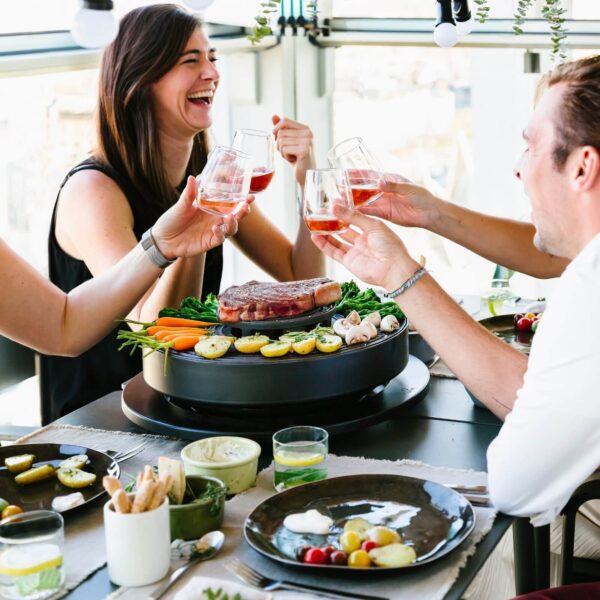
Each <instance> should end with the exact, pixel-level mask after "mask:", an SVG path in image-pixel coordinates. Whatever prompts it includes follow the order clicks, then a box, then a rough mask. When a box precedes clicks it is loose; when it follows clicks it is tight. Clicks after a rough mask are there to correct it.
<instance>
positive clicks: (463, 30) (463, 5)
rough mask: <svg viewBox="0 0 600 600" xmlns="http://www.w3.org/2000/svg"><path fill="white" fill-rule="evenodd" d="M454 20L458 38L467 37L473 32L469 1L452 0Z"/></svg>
mask: <svg viewBox="0 0 600 600" xmlns="http://www.w3.org/2000/svg"><path fill="white" fill-rule="evenodd" d="M453 8H454V20H455V21H456V32H457V33H458V37H463V36H465V35H469V33H471V31H473V24H474V22H475V21H474V19H473V15H472V14H471V11H470V10H469V0H454V3H453Z"/></svg>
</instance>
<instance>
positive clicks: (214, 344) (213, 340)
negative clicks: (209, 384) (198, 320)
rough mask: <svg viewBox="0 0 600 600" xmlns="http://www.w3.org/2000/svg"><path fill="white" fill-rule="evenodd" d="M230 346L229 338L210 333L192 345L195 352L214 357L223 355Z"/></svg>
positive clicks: (206, 356)
mask: <svg viewBox="0 0 600 600" xmlns="http://www.w3.org/2000/svg"><path fill="white" fill-rule="evenodd" d="M230 347H231V342H230V341H229V340H227V339H223V338H222V337H217V336H214V335H211V336H209V337H205V338H204V339H201V340H200V341H199V342H198V343H197V344H196V345H195V346H194V350H195V351H196V354H199V355H200V356H202V357H203V358H209V359H214V358H220V357H221V356H223V355H225V354H226V353H227V351H228V350H229V348H230Z"/></svg>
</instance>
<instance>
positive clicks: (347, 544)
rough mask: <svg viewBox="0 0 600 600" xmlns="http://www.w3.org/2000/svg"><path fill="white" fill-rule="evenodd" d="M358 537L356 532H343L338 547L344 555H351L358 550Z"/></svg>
mask: <svg viewBox="0 0 600 600" xmlns="http://www.w3.org/2000/svg"><path fill="white" fill-rule="evenodd" d="M360 542H361V540H360V536H359V535H358V533H356V531H345V532H344V533H342V535H341V536H340V546H341V547H342V550H343V551H344V552H345V553H346V554H351V553H352V552H354V551H355V550H358V549H359V548H360Z"/></svg>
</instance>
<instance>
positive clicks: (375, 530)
mask: <svg viewBox="0 0 600 600" xmlns="http://www.w3.org/2000/svg"><path fill="white" fill-rule="evenodd" d="M365 535H366V537H367V539H368V540H372V541H373V542H376V543H377V545H378V546H388V545H389V544H399V543H401V542H402V538H401V537H400V534H399V533H398V532H397V531H396V530H395V529H390V528H389V527H383V526H381V525H378V526H377V527H371V529H367V531H366V532H365Z"/></svg>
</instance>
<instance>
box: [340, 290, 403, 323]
mask: <svg viewBox="0 0 600 600" xmlns="http://www.w3.org/2000/svg"><path fill="white" fill-rule="evenodd" d="M341 288H342V299H341V300H340V301H339V302H338V303H337V304H336V310H337V312H338V313H339V314H340V315H344V316H346V315H348V313H350V312H352V311H353V310H355V311H356V312H357V313H358V314H359V315H360V317H361V319H362V318H364V317H366V316H367V315H368V314H369V313H372V312H375V311H376V310H377V311H379V314H380V315H381V317H382V318H383V317H387V316H388V315H394V316H395V317H396V318H397V319H398V320H402V319H404V313H403V312H402V311H401V310H400V307H399V306H398V305H397V304H396V303H395V302H392V301H388V302H381V299H380V298H379V296H378V295H377V294H376V293H375V290H373V289H372V288H367V289H366V290H365V291H364V292H361V291H360V288H359V287H358V286H357V285H356V283H355V282H354V281H347V282H344V283H342V284H341Z"/></svg>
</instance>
